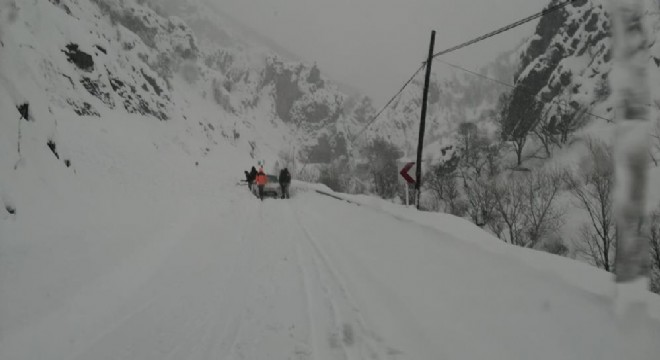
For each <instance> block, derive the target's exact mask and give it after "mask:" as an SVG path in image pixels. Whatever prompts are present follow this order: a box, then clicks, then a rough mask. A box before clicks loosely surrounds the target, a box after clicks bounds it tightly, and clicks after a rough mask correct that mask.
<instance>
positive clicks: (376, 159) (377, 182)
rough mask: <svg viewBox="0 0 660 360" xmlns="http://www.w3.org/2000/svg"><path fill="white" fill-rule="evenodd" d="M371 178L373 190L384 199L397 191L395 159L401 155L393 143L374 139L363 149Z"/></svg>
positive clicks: (397, 174)
mask: <svg viewBox="0 0 660 360" xmlns="http://www.w3.org/2000/svg"><path fill="white" fill-rule="evenodd" d="M363 152H364V155H365V157H366V159H367V166H368V168H369V173H370V176H371V178H372V183H373V186H374V192H375V193H376V194H378V195H379V196H380V197H382V198H384V199H390V198H392V197H393V196H394V195H396V194H397V193H398V188H399V186H398V181H399V179H398V176H399V171H398V166H397V160H398V159H399V158H400V157H401V156H402V155H403V154H402V152H401V150H399V149H398V148H397V147H396V146H395V145H394V144H392V143H390V142H388V141H387V140H385V139H383V138H376V139H374V140H373V141H372V142H371V143H370V144H369V145H367V146H366V147H365V148H364V149H363Z"/></svg>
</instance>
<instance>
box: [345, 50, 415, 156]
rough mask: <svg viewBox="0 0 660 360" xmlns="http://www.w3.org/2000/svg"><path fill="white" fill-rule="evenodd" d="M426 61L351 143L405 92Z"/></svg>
mask: <svg viewBox="0 0 660 360" xmlns="http://www.w3.org/2000/svg"><path fill="white" fill-rule="evenodd" d="M425 63H426V62H425ZM425 63H423V64H422V65H421V66H420V67H419V68H418V69H417V71H415V73H414V74H412V76H411V77H410V79H408V81H406V82H405V83H404V84H403V86H401V89H399V91H397V93H396V94H394V96H392V98H390V100H389V101H388V102H387V103H386V104H385V106H383V107H382V108H381V109H380V111H378V113H377V114H376V115H375V116H374V117H372V118H371V120H369V122H368V123H367V124H366V125H365V126H364V127H363V128H362V129H361V130H360V131H359V132H358V133H357V134H356V135H355V136H354V137H353V139H352V140H351V144H354V143H355V140H357V139H358V138H359V137H360V135H362V133H364V132H365V131H366V130H367V128H369V126H371V124H373V123H374V122H375V121H376V120H377V119H378V117H379V116H380V115H381V114H382V113H383V111H385V109H387V108H388V107H389V106H390V104H392V102H393V101H394V100H395V99H396V98H397V96H399V95H400V94H401V93H402V92H403V90H405V88H406V87H407V86H408V85H409V84H410V83H411V82H412V81H413V80H414V79H415V76H417V74H419V72H420V71H422V69H423V68H424V66H426V64H425Z"/></svg>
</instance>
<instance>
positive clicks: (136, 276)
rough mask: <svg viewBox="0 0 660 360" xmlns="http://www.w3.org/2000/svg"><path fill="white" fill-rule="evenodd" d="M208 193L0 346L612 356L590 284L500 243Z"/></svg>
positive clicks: (8, 332) (244, 354) (174, 355)
mask: <svg viewBox="0 0 660 360" xmlns="http://www.w3.org/2000/svg"><path fill="white" fill-rule="evenodd" d="M220 193H221V194H223V195H222V196H223V198H221V199H218V198H212V197H211V198H208V197H207V198H204V197H202V196H200V197H199V199H197V201H195V202H191V204H187V205H185V206H186V211H182V212H181V213H185V214H187V215H186V216H181V217H179V218H177V219H176V221H172V222H171V223H170V226H169V227H168V228H167V231H164V232H163V233H161V234H157V235H155V237H156V238H161V239H162V241H152V242H150V243H149V244H150V245H149V246H148V247H145V248H144V249H142V250H141V251H139V252H137V253H135V254H133V255H131V256H129V257H125V258H123V259H122V260H121V262H120V263H119V264H117V266H114V267H112V268H111V270H109V271H107V272H106V273H104V274H101V275H99V276H97V277H96V278H95V280H94V281H89V282H88V283H86V284H84V285H81V286H80V287H79V288H78V290H77V291H75V292H73V293H71V295H70V296H68V297H65V298H63V299H61V301H60V304H58V306H53V307H51V308H49V311H47V312H46V314H44V315H43V316H39V317H33V318H31V319H30V321H26V322H25V323H24V324H22V325H21V326H13V327H11V328H8V329H5V331H3V332H2V333H0V334H1V336H2V337H0V359H81V360H82V359H158V360H161V359H190V360H193V359H503V360H504V359H506V360H512V359H535V360H543V359H552V360H558V359H598V360H603V359H616V358H618V357H617V355H616V354H617V351H618V345H619V343H620V341H621V336H620V333H619V329H618V328H617V327H616V326H615V325H614V323H613V317H612V315H611V314H610V309H611V307H610V306H609V304H608V300H607V299H606V298H604V297H598V296H596V295H593V294H590V293H588V292H586V291H584V290H583V289H580V288H577V287H574V286H572V285H570V284H568V283H566V282H563V281H562V280H561V279H560V278H559V277H557V276H554V275H553V274H550V273H544V272H542V271H540V270H535V269H532V268H530V267H529V266H526V265H525V264H524V263H522V262H521V261H519V260H517V259H516V258H515V257H513V256H507V254H494V253H492V252H489V251H486V250H484V249H483V248H481V247H479V246H478V245H476V244H474V243H471V242H466V241H463V240H460V239H457V238H455V237H452V236H451V235H449V234H445V233H442V232H439V231H437V230H435V229H432V228H428V227H424V226H420V225H418V224H415V223H412V222H408V221H403V220H401V219H396V218H394V217H392V216H391V215H388V214H385V213H383V212H379V211H375V210H373V209H369V208H367V207H364V206H357V205H353V204H348V203H345V202H340V201H337V200H335V199H331V198H327V197H323V196H320V195H318V194H314V193H312V192H301V193H299V194H297V196H296V197H295V198H293V199H291V200H290V201H281V200H267V201H264V202H263V203H262V202H259V201H257V200H255V199H254V198H253V197H252V196H250V195H249V194H247V192H245V191H242V189H241V191H238V192H236V191H233V192H229V191H225V192H220ZM10 310H11V309H8V308H7V307H4V308H3V311H10ZM644 326H645V329H646V330H645V333H644V334H642V336H641V337H640V338H638V341H639V342H640V343H641V344H643V345H644V346H646V350H647V351H649V352H648V354H655V355H649V356H651V357H643V356H641V357H639V358H640V359H657V354H658V353H660V347H659V346H658V345H657V344H655V343H654V342H653V341H652V340H653V339H658V338H660V327H659V326H658V324H657V323H654V322H651V321H649V322H648V324H645V325H644ZM640 355H643V354H640ZM653 356H656V357H653ZM628 358H630V359H633V358H634V357H628Z"/></svg>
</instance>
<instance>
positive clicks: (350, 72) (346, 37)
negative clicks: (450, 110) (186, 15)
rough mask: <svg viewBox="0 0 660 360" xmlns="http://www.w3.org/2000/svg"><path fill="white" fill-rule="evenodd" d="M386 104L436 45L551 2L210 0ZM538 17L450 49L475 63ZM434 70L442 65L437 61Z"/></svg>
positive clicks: (511, 43)
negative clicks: (465, 46) (432, 40)
mask: <svg viewBox="0 0 660 360" xmlns="http://www.w3.org/2000/svg"><path fill="white" fill-rule="evenodd" d="M207 1H209V2H216V3H218V4H220V7H221V9H222V10H223V11H224V12H226V13H228V14H229V15H231V16H232V17H234V18H236V19H237V20H239V21H241V22H242V23H244V24H245V25H247V26H249V27H251V28H252V29H254V30H256V31H257V32H259V33H261V34H263V35H266V36H268V37H269V38H271V39H273V40H274V41H275V42H277V43H279V44H280V45H282V46H284V47H285V48H287V49H289V50H291V51H292V52H293V53H295V54H297V55H299V56H300V57H301V58H302V59H304V60H306V61H309V62H317V63H318V65H319V66H320V68H321V71H322V72H323V73H324V74H325V76H327V77H329V78H331V79H334V80H339V81H342V82H345V83H348V84H349V85H353V86H355V87H356V88H358V89H359V90H361V91H363V92H365V93H367V94H368V95H370V96H372V97H374V98H375V100H376V104H383V103H384V102H385V101H386V100H387V99H388V98H389V96H391V95H393V94H394V93H395V92H396V91H397V90H398V88H399V87H400V86H401V85H402V83H403V82H404V81H405V80H406V79H407V78H408V77H410V75H411V74H412V73H413V72H414V71H415V69H416V68H417V67H418V66H419V65H420V64H421V62H422V61H424V59H425V57H426V54H427V53H428V46H429V40H430V35H431V30H436V31H437V35H436V43H435V51H436V52H437V51H439V50H442V49H445V48H448V47H450V46H453V45H456V44H458V43H461V42H463V41H466V40H470V39H472V38H473V37H476V36H479V35H482V34H484V33H486V32H489V31H491V30H494V29H496V28H499V27H501V26H503V25H506V24H509V23H511V22H513V21H516V20H518V19H520V18H522V17H525V16H527V15H530V14H533V13H535V12H537V11H540V10H541V9H542V8H543V7H544V6H545V5H546V4H547V3H548V2H549V0H499V1H494V0H207ZM535 24H536V22H533V23H532V24H531V25H529V24H528V25H525V26H522V27H520V28H518V30H513V31H510V32H508V33H506V34H502V35H499V36H497V37H496V38H492V39H491V40H488V41H484V42H482V43H480V44H477V45H474V46H472V47H471V48H469V49H466V50H460V51H459V52H456V53H455V54H451V55H447V57H445V59H446V60H450V61H453V62H455V63H458V64H460V65H463V66H466V67H468V68H476V67H477V66H478V65H481V64H483V63H485V62H487V61H488V60H490V59H493V58H494V57H495V56H496V55H497V54H498V53H500V52H501V51H503V50H508V49H512V48H514V47H515V46H516V45H517V44H518V43H520V41H521V40H522V38H523V37H524V36H529V35H531V33H532V32H533V30H534V26H535ZM433 66H434V67H436V68H438V70H439V71H440V70H441V69H439V68H440V67H442V66H445V65H442V64H440V63H437V62H436V63H434V65H433Z"/></svg>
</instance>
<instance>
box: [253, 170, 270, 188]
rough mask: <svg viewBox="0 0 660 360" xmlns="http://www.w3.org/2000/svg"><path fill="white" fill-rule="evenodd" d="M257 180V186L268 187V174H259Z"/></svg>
mask: <svg viewBox="0 0 660 360" xmlns="http://www.w3.org/2000/svg"><path fill="white" fill-rule="evenodd" d="M256 180H257V185H266V183H267V182H268V177H267V176H266V174H264V173H262V172H260V173H258V174H257V179H256Z"/></svg>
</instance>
